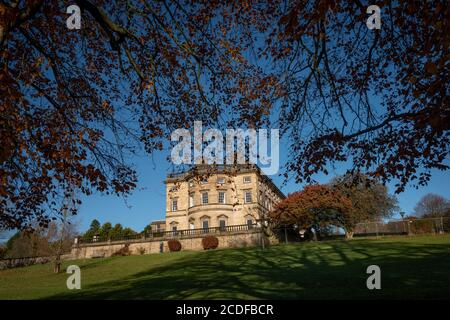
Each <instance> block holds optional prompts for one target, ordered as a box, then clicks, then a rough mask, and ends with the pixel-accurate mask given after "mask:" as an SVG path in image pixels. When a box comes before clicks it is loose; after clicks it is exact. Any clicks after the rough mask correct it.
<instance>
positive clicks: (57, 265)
mask: <svg viewBox="0 0 450 320" xmlns="http://www.w3.org/2000/svg"><path fill="white" fill-rule="evenodd" d="M60 271H61V260H60V256H58V257H57V258H56V260H55V265H54V267H53V272H54V273H59V272H60Z"/></svg>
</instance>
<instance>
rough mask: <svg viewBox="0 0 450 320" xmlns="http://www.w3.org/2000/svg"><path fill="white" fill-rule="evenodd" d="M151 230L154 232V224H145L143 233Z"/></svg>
mask: <svg viewBox="0 0 450 320" xmlns="http://www.w3.org/2000/svg"><path fill="white" fill-rule="evenodd" d="M150 232H152V225H151V224H148V225H146V226H145V228H144V230H143V231H142V233H144V234H148V233H150Z"/></svg>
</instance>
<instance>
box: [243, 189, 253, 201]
mask: <svg viewBox="0 0 450 320" xmlns="http://www.w3.org/2000/svg"><path fill="white" fill-rule="evenodd" d="M244 200H245V203H251V202H252V192H251V191H245V199H244Z"/></svg>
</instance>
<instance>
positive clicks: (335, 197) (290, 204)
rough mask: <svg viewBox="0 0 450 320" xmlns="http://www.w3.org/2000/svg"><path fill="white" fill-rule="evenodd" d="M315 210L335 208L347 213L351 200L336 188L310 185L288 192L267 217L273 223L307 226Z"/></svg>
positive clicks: (351, 208)
mask: <svg viewBox="0 0 450 320" xmlns="http://www.w3.org/2000/svg"><path fill="white" fill-rule="evenodd" d="M317 210H322V211H325V210H335V211H337V212H340V213H343V214H344V215H348V214H350V213H351V211H352V210H353V206H352V202H351V200H350V199H349V198H347V197H346V196H344V195H343V194H342V193H341V192H339V191H338V190H335V189H333V188H330V187H328V186H325V185H312V186H306V187H305V189H303V190H302V191H298V192H294V193H291V194H289V195H288V197H287V198H286V199H284V200H283V201H281V202H280V203H279V204H278V205H277V206H276V207H275V209H274V210H273V211H271V212H270V213H269V219H271V220H272V222H273V223H275V224H297V225H298V226H299V227H301V228H307V227H309V226H311V224H312V223H313V221H314V218H315V215H316V213H317Z"/></svg>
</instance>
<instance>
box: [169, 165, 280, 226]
mask: <svg viewBox="0 0 450 320" xmlns="http://www.w3.org/2000/svg"><path fill="white" fill-rule="evenodd" d="M165 184H166V219H165V222H166V225H165V230H166V231H177V230H186V229H207V228H211V227H223V228H224V227H226V226H228V225H253V224H254V223H258V222H259V221H260V220H261V219H264V217H265V216H266V214H267V212H268V211H269V210H271V209H272V208H273V207H274V205H275V204H276V203H278V202H279V201H280V200H282V199H284V198H285V196H284V194H283V193H282V192H281V191H280V190H279V189H278V188H277V186H276V185H275V184H274V183H273V182H272V180H271V179H270V178H268V177H267V176H266V175H264V174H262V173H261V169H260V168H259V167H257V166H255V165H239V166H229V165H221V166H214V167H213V166H211V165H200V166H195V167H193V168H192V169H190V170H188V171H186V172H183V173H179V174H172V175H169V176H168V177H167V179H166V180H165Z"/></svg>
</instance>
